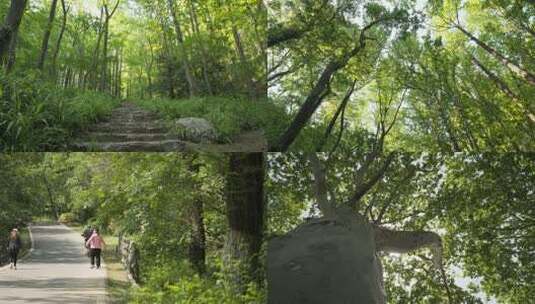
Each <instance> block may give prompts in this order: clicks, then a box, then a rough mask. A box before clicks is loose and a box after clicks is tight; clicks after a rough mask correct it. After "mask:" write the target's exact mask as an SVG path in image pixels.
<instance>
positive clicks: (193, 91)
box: [167, 0, 199, 97]
mask: <svg viewBox="0 0 535 304" xmlns="http://www.w3.org/2000/svg"><path fill="white" fill-rule="evenodd" d="M167 4H168V6H169V11H170V13H171V17H172V19H173V23H174V25H175V31H176V39H177V43H178V47H179V48H180V49H181V57H182V65H183V66H184V73H185V75H186V80H187V81H188V89H189V95H190V97H193V96H196V95H197V94H198V91H199V89H198V88H197V82H196V81H195V78H194V77H193V74H192V72H191V67H190V63H189V59H188V54H187V52H186V49H185V46H184V35H183V34H182V29H181V27H180V22H179V20H178V18H177V16H176V12H175V5H174V3H173V0H168V1H167Z"/></svg>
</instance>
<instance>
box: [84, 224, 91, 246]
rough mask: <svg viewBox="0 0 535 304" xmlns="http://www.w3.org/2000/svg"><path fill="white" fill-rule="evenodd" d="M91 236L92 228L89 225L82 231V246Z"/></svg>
mask: <svg viewBox="0 0 535 304" xmlns="http://www.w3.org/2000/svg"><path fill="white" fill-rule="evenodd" d="M92 234H93V228H92V227H91V225H89V226H87V227H86V228H85V229H84V232H83V233H82V237H83V238H84V244H85V243H87V240H89V238H90V237H91V235H92Z"/></svg>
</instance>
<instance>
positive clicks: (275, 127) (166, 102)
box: [135, 97, 289, 142]
mask: <svg viewBox="0 0 535 304" xmlns="http://www.w3.org/2000/svg"><path fill="white" fill-rule="evenodd" d="M135 103H136V104H138V105H139V106H141V107H143V108H145V109H147V110H149V111H153V112H157V113H159V114H161V115H162V116H164V117H165V118H166V119H169V120H175V119H179V118H184V117H198V118H204V119H206V120H208V121H210V122H211V123H212V124H213V125H214V127H215V128H216V130H217V131H218V133H219V135H220V136H221V137H222V138H223V140H231V139H232V138H233V137H234V136H236V135H238V134H240V133H242V132H245V131H251V130H262V131H263V132H264V135H265V136H266V138H267V140H268V142H273V141H274V140H276V139H277V138H278V136H280V134H281V133H282V132H283V131H284V127H285V126H286V124H287V122H288V119H289V118H288V116H287V114H286V113H285V111H284V110H283V109H282V108H280V107H277V106H276V105H274V104H273V103H271V102H268V101H267V100H261V101H250V100H248V99H245V98H239V97H198V98H191V99H180V100H176V99H166V98H153V99H147V100H139V101H136V102H135Z"/></svg>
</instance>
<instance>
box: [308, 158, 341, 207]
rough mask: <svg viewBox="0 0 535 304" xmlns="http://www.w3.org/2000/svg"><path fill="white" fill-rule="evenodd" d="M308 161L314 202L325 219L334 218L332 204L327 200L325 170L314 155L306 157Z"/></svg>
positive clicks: (327, 191)
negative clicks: (312, 180)
mask: <svg viewBox="0 0 535 304" xmlns="http://www.w3.org/2000/svg"><path fill="white" fill-rule="evenodd" d="M308 160H309V161H310V165H311V169H312V174H313V175H314V195H315V196H316V202H317V203H318V206H319V208H320V210H321V212H322V213H323V215H324V216H325V217H334V216H335V206H334V202H333V201H330V200H329V198H328V193H329V190H328V187H327V181H326V179H325V169H324V168H323V166H322V165H321V162H320V160H319V158H318V155H317V154H316V153H310V154H309V155H308Z"/></svg>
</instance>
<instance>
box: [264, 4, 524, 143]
mask: <svg viewBox="0 0 535 304" xmlns="http://www.w3.org/2000/svg"><path fill="white" fill-rule="evenodd" d="M268 6H269V28H268V45H269V46H270V48H269V63H270V67H269V69H268V73H269V75H268V79H269V87H270V93H269V96H270V97H271V98H272V99H274V100H275V101H277V102H280V103H283V104H285V105H286V108H287V109H288V111H289V113H290V114H292V116H293V117H294V118H293V120H292V122H291V124H290V125H288V127H287V130H286V132H285V133H284V136H283V137H281V138H280V140H279V142H278V143H277V144H275V145H274V146H273V149H274V150H278V151H285V150H287V149H288V148H290V147H291V146H292V144H293V143H294V141H296V140H297V143H296V144H297V145H298V146H299V144H300V143H301V142H302V141H305V142H307V143H308V144H307V145H308V147H309V149H316V150H319V151H323V150H324V149H330V148H332V147H333V146H336V145H337V144H339V143H340V142H341V143H342V144H344V143H346V144H347V145H355V143H354V139H353V138H352V134H358V133H362V132H363V131H364V132H366V133H371V135H373V134H374V133H376V132H379V131H378V130H377V129H390V128H391V132H390V134H391V139H390V140H389V142H391V143H392V145H393V146H394V147H396V148H400V149H405V150H411V151H414V150H421V149H425V150H430V151H512V150H514V151H529V150H531V149H532V147H533V145H532V143H533V135H534V134H533V123H534V115H533V111H534V110H533V103H532V100H533V96H534V95H535V88H534V81H533V80H534V79H535V78H534V75H535V72H534V71H535V67H534V65H535V63H534V61H533V58H534V56H533V54H532V50H533V49H534V39H535V38H534V37H535V36H534V35H533V28H534V24H533V20H532V18H531V19H530V16H531V15H533V14H532V13H533V6H532V5H531V4H530V3H528V2H521V1H512V2H511V1H494V0H489V1H479V0H477V1H458V0H451V1H449V0H448V1H411V0H409V1H390V2H389V1H382V2H379V1H351V0H349V1H336V2H334V1H328V0H327V1H312V2H310V1H276V0H273V1H268ZM530 13H531V14H530ZM385 122H386V128H385ZM305 127H308V128H316V129H319V131H318V132H319V133H320V134H321V133H322V132H323V133H325V136H326V137H328V138H329V141H327V142H325V140H320V139H321V138H322V137H321V136H317V137H316V138H317V139H316V140H313V139H312V138H310V136H309V135H308V134H309V133H308V132H307V131H306V128H305ZM303 129H305V130H304V131H303V132H302V135H301V136H300V137H301V138H299V136H298V135H299V134H300V132H301V130H303ZM344 131H345V132H344ZM339 134H342V135H339ZM338 138H340V140H338Z"/></svg>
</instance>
